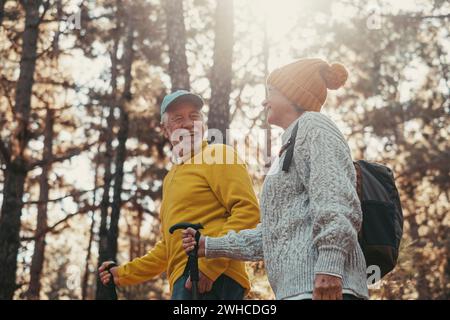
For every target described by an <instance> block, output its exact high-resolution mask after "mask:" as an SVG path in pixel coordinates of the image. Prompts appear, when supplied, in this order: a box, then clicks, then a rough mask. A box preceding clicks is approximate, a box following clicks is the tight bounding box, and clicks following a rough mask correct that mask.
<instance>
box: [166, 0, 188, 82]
mask: <svg viewBox="0 0 450 320" xmlns="http://www.w3.org/2000/svg"><path fill="white" fill-rule="evenodd" d="M164 9H165V12H166V25H167V41H168V43H169V59H170V61H169V75H170V79H171V82H172V91H176V90H178V89H185V90H190V82H189V72H188V65H187V58H186V28H185V25H184V12H183V0H165V2H164Z"/></svg>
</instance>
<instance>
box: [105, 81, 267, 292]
mask: <svg viewBox="0 0 450 320" xmlns="http://www.w3.org/2000/svg"><path fill="white" fill-rule="evenodd" d="M203 104H204V103H203V100H202V99H201V97H200V96H198V95H195V94H193V93H190V92H188V91H185V90H179V91H176V92H174V93H172V94H169V95H167V96H166V97H165V98H164V100H163V103H162V105H161V123H162V128H163V132H164V135H165V137H167V138H168V139H169V140H170V142H171V144H172V146H173V150H172V153H173V157H172V158H173V161H174V162H175V163H174V165H173V166H172V168H171V170H170V171H169V173H168V174H167V176H166V177H165V179H164V182H163V198H162V204H161V211H160V217H161V227H162V228H161V229H162V230H161V232H162V239H161V240H160V241H159V242H158V243H157V244H156V245H155V247H154V248H153V249H152V250H151V251H150V252H148V253H147V254H146V255H145V256H143V257H140V258H137V259H134V260H133V261H131V262H128V263H125V264H123V265H121V266H119V267H115V268H111V269H110V271H111V273H112V275H113V276H114V282H115V284H116V285H119V286H125V285H133V284H138V283H141V282H144V281H146V280H149V279H151V278H153V277H156V276H158V275H159V274H161V273H162V272H164V271H166V273H167V276H168V278H169V283H170V291H171V293H172V299H191V281H190V279H189V276H188V274H187V270H186V269H185V265H186V262H187V255H186V253H185V252H184V250H183V248H182V243H181V233H180V232H175V233H174V234H170V233H169V228H170V226H172V225H174V224H176V223H179V222H192V223H201V224H202V225H203V226H204V230H203V231H202V233H203V234H205V235H209V236H215V237H218V236H222V235H225V234H227V233H228V232H229V231H231V230H234V231H240V230H244V229H249V228H254V227H255V226H256V225H257V223H258V222H259V207H258V202H257V200H256V197H255V194H254V191H253V187H252V182H251V179H250V177H249V175H248V172H247V169H246V167H245V165H244V164H242V162H241V161H239V158H238V157H237V155H236V153H235V151H234V149H232V148H231V147H229V146H225V145H222V144H213V145H208V144H207V143H206V142H205V141H203V133H204V130H205V125H204V121H203V115H202V113H201V108H202V106H203ZM230 159H231V161H230ZM109 263H111V262H104V263H103V264H102V266H101V267H100V268H99V272H100V276H101V279H102V282H103V283H104V284H106V283H108V282H109V281H110V275H109V273H108V272H106V271H105V267H106V266H107V265H108V264H109ZM199 270H200V280H199V282H198V291H199V293H200V299H233V300H236V299H243V297H244V296H245V294H246V293H247V292H248V291H249V289H250V282H249V279H248V276H247V274H246V271H245V265H244V263H243V262H241V261H237V260H231V259H228V258H217V259H205V258H201V259H199Z"/></svg>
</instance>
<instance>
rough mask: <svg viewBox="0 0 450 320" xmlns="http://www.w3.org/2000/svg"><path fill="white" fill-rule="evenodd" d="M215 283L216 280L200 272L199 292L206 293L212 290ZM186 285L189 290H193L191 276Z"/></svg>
mask: <svg viewBox="0 0 450 320" xmlns="http://www.w3.org/2000/svg"><path fill="white" fill-rule="evenodd" d="M213 283H214V281H212V280H211V279H209V278H208V277H207V276H205V275H204V274H203V273H201V272H199V281H198V292H199V293H206V292H209V291H211V289H212V286H213ZM184 287H185V288H186V289H188V290H189V291H191V289H192V281H191V277H189V278H187V280H186V283H185V285H184Z"/></svg>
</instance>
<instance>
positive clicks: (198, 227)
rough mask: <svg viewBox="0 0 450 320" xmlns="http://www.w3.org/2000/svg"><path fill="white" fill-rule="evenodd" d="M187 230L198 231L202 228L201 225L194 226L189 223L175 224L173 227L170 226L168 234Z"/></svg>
mask: <svg viewBox="0 0 450 320" xmlns="http://www.w3.org/2000/svg"><path fill="white" fill-rule="evenodd" d="M187 228H192V229H195V230H198V229H203V226H202V224H201V223H196V224H194V223H189V222H180V223H177V224H174V225H173V226H171V227H170V229H169V232H170V233H171V234H172V233H174V231H175V230H178V229H187Z"/></svg>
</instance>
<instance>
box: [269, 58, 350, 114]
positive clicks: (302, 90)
mask: <svg viewBox="0 0 450 320" xmlns="http://www.w3.org/2000/svg"><path fill="white" fill-rule="evenodd" d="M347 77H348V73H347V70H346V69H345V67H344V66H343V65H342V64H339V63H333V64H331V65H330V64H328V63H327V62H325V61H324V60H322V59H301V60H297V61H295V62H292V63H290V64H288V65H285V66H283V67H281V68H278V69H276V70H274V71H273V72H272V73H271V74H270V75H269V77H268V78H267V85H270V86H273V87H274V88H276V89H277V90H278V91H280V92H281V93H282V94H283V95H284V96H285V97H286V98H287V99H289V100H290V101H291V102H292V103H294V104H295V105H297V106H298V107H300V108H302V109H304V110H307V111H317V112H319V111H320V108H322V105H323V104H324V103H325V100H326V99H327V89H330V90H336V89H339V88H340V87H342V86H343V85H344V84H345V82H346V81H347Z"/></svg>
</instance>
